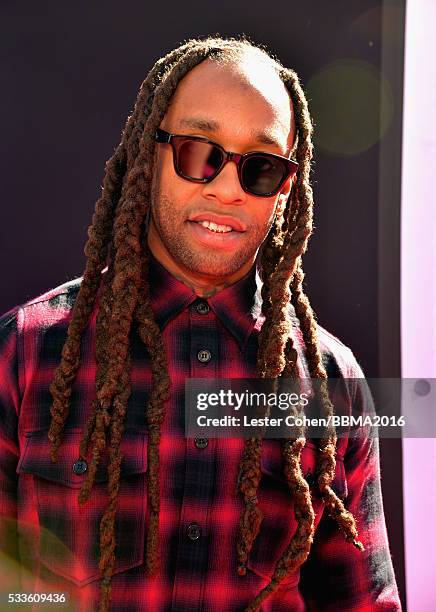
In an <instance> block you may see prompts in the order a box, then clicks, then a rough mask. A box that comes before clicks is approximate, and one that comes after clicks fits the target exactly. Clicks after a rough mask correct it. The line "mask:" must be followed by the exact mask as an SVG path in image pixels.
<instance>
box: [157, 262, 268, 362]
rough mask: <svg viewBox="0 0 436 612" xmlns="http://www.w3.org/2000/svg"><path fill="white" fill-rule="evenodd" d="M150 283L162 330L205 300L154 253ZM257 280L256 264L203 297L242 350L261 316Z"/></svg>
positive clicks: (158, 321)
mask: <svg viewBox="0 0 436 612" xmlns="http://www.w3.org/2000/svg"><path fill="white" fill-rule="evenodd" d="M149 283H150V299H151V304H152V308H153V311H154V313H155V317H156V321H157V323H158V325H159V327H160V328H161V329H163V327H165V325H166V324H167V323H168V322H169V321H170V320H171V319H172V318H174V317H175V316H177V315H178V314H179V313H180V312H181V311H182V310H183V309H184V308H186V307H188V306H189V305H190V304H192V303H193V302H195V301H196V300H198V299H203V298H199V297H198V296H197V295H196V294H195V293H194V292H193V291H192V290H191V289H190V288H189V287H187V285H185V284H184V283H182V282H181V281H179V280H178V279H177V278H175V277H174V276H173V275H172V274H171V273H170V272H169V271H168V270H167V269H166V268H165V267H164V266H163V265H162V264H161V263H160V262H159V261H158V260H157V259H156V258H155V257H154V256H153V255H152V254H151V253H150V264H149ZM258 283H259V279H258V275H257V273H256V266H253V267H252V268H251V270H250V271H249V272H247V274H246V275H245V276H243V277H242V278H241V279H240V280H239V281H237V282H236V283H233V284H232V285H229V286H228V287H226V288H225V289H222V290H221V291H219V292H218V293H216V294H215V295H214V296H213V297H211V298H209V299H207V300H206V299H204V300H203V301H207V303H208V304H209V306H210V307H211V309H212V310H213V312H214V313H215V314H216V316H217V317H218V318H219V320H220V321H221V323H222V324H223V325H224V327H225V328H226V329H227V330H228V331H229V332H230V333H231V334H232V335H233V336H234V337H235V338H236V340H237V342H238V344H239V346H240V348H241V350H243V348H244V346H245V343H246V342H247V340H248V337H249V336H250V334H251V332H252V331H253V328H254V326H255V325H256V322H257V321H258V319H259V316H260V302H259V295H260V291H258V290H257V289H258Z"/></svg>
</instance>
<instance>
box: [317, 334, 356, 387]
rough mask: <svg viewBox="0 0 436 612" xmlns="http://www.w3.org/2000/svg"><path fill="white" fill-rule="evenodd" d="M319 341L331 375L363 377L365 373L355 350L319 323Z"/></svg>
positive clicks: (325, 365)
mask: <svg viewBox="0 0 436 612" xmlns="http://www.w3.org/2000/svg"><path fill="white" fill-rule="evenodd" d="M317 331H318V342H319V348H320V350H321V355H322V360H323V364H324V367H325V368H326V370H327V374H328V376H329V377H332V378H336V377H337V376H343V377H344V378H363V377H364V374H363V372H362V368H361V367H360V365H359V363H358V361H357V359H356V357H355V355H354V353H353V351H352V350H351V348H350V347H349V346H347V345H346V344H344V343H343V342H342V341H341V340H340V339H339V338H337V336H335V335H334V334H332V333H331V332H330V331H327V330H326V329H325V328H324V327H322V326H321V325H319V324H318V325H317Z"/></svg>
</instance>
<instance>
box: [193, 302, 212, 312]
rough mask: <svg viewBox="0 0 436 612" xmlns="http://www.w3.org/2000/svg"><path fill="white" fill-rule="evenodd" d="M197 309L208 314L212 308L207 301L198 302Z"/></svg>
mask: <svg viewBox="0 0 436 612" xmlns="http://www.w3.org/2000/svg"><path fill="white" fill-rule="evenodd" d="M196 310H197V312H198V314H202V315H204V314H207V313H208V312H209V310H210V307H209V304H208V303H207V302H198V304H197V306H196Z"/></svg>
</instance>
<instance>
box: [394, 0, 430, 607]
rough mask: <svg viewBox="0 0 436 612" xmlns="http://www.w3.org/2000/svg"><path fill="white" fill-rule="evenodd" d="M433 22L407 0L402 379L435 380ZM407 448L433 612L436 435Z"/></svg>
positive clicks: (413, 524) (414, 592)
mask: <svg viewBox="0 0 436 612" xmlns="http://www.w3.org/2000/svg"><path fill="white" fill-rule="evenodd" d="M435 24H436V2H435V0H409V2H408V4H407V11H406V44H405V75H404V76H405V79H404V119H403V168H402V218H401V223H402V232H401V344H402V346H401V351H402V376H403V377H404V378H408V377H410V378H433V379H436V349H435V347H436V121H435V111H436V64H435V62H434V57H435V54H436V44H435V29H434V27H435ZM433 382H434V381H433ZM435 409H436V406H435ZM403 453H404V454H403V462H404V468H403V469H404V471H403V487H404V525H405V551H406V589H407V609H408V612H434V610H436V569H435V568H436V532H435V529H434V520H435V518H436V440H434V439H409V440H404V441H403Z"/></svg>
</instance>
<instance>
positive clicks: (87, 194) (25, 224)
mask: <svg viewBox="0 0 436 612" xmlns="http://www.w3.org/2000/svg"><path fill="white" fill-rule="evenodd" d="M390 4H392V3H390ZM393 4H394V5H395V8H396V10H395V11H394V12H393V13H392V15H389V20H388V27H386V23H387V22H386V19H385V20H384V21H383V16H385V17H386V7H385V6H383V3H382V1H381V0H355V1H354V2H352V3H343V2H340V1H339V0H335V1H332V2H328V3H321V2H316V1H314V0H308V1H306V2H305V3H296V2H289V0H276V1H275V2H274V3H273V4H271V3H268V4H267V7H268V8H267V9H266V8H265V6H266V5H265V2H264V0H251V1H250V2H248V0H247V1H246V0H244V1H241V2H235V1H234V0H233V1H232V2H230V1H229V0H221V1H220V2H216V3H212V2H209V3H207V5H206V3H205V2H204V1H203V2H198V1H194V0H184V2H181V3H176V2H174V3H171V4H168V3H159V2H156V3H154V4H153V6H150V4H149V3H145V2H139V1H137V0H131V1H130V2H128V3H120V2H115V1H114V0H107V1H106V2H105V3H103V4H101V3H98V4H97V3H96V4H94V5H91V6H90V5H89V3H85V2H80V1H79V2H75V3H68V4H67V3H59V2H54V1H47V2H45V3H42V4H41V3H37V4H35V3H32V2H22V3H19V4H17V3H15V2H13V1H6V0H3V2H2V7H1V9H0V24H1V25H0V28H1V31H0V40H1V48H2V52H1V56H0V67H1V74H2V96H1V107H2V111H1V113H0V122H1V133H2V139H1V175H2V176H1V181H0V189H1V225H0V251H1V256H2V261H3V267H2V276H3V282H2V285H1V291H0V311H1V312H3V311H5V310H7V309H9V308H10V307H12V306H13V305H15V304H17V303H20V302H23V301H25V300H27V299H29V298H31V297H34V296H35V295H37V294H39V293H42V292H43V291H45V290H47V289H49V288H51V287H53V286H56V285H58V284H60V283H62V282H64V281H66V280H67V279H70V278H73V277H75V276H79V275H80V274H81V271H82V269H83V265H84V256H83V254H82V251H83V245H84V242H85V233H86V228H87V226H88V224H89V222H90V219H91V214H92V210H93V207H94V203H95V200H96V199H97V197H98V195H99V191H100V184H101V179H102V175H103V167H104V161H105V160H106V159H107V158H108V157H109V156H110V155H111V152H112V150H113V148H114V147H115V145H116V144H117V142H118V140H119V136H120V132H121V129H122V126H123V125H124V121H125V119H126V116H127V114H128V113H129V112H130V109H131V108H132V106H133V102H134V99H135V96H136V93H137V90H138V87H139V85H140V83H141V81H142V79H143V78H144V76H145V74H146V72H147V71H148V70H149V68H150V67H151V66H152V64H153V63H154V61H155V60H156V59H157V58H158V57H159V56H161V55H162V54H163V53H165V52H167V51H168V50H169V49H171V48H172V47H173V46H175V45H176V44H177V43H179V42H180V41H182V40H183V39H185V38H188V37H191V36H195V35H204V34H207V33H215V32H219V33H220V34H224V35H235V34H238V33H241V32H245V33H246V34H249V35H250V36H251V37H252V38H253V39H254V41H255V42H258V43H265V44H267V45H270V46H271V48H272V49H273V50H274V52H275V53H276V54H277V55H278V56H279V57H280V58H281V60H282V61H283V62H284V63H285V65H288V66H291V67H294V68H295V69H296V70H297V72H298V73H299V74H300V76H301V78H302V81H303V83H304V84H307V85H308V91H309V96H310V98H311V100H312V106H313V110H314V116H315V121H316V123H317V128H318V133H319V134H320V138H319V140H318V144H319V147H318V149H317V153H316V165H315V174H314V178H313V180H314V191H315V203H316V216H315V224H316V231H315V234H314V236H313V238H312V241H311V245H310V249H309V253H308V255H307V257H306V261H305V269H306V273H307V290H308V294H309V296H310V297H311V301H312V305H313V307H314V309H315V311H316V312H317V314H318V319H319V321H320V323H321V324H322V325H323V326H325V327H327V328H328V329H329V330H330V331H332V332H333V333H334V334H336V335H338V336H339V337H340V338H341V339H342V340H343V341H344V342H345V343H346V344H348V345H350V346H351V347H352V348H353V350H354V352H355V354H356V356H357V358H358V360H359V361H360V363H361V365H362V367H363V368H364V370H365V372H366V373H367V375H368V376H373V377H375V376H381V375H384V376H399V375H400V370H399V363H400V351H399V324H398V322H399V304H398V300H399V280H398V265H399V252H398V248H399V247H398V244H399V223H398V218H399V206H400V203H399V197H397V195H398V194H399V187H398V190H397V191H396V190H395V189H394V191H393V192H392V191H391V192H390V193H389V194H388V195H387V197H385V198H382V199H381V198H380V194H381V193H382V191H383V190H382V189H381V185H382V183H383V181H384V182H386V175H385V174H382V172H385V171H386V165H385V166H384V167H383V165H381V163H380V160H381V159H382V158H384V159H385V161H386V159H387V160H389V163H388V167H389V169H388V170H389V182H390V183H392V184H393V185H394V186H395V185H397V184H398V185H399V180H400V175H399V172H400V165H399V164H400V148H399V146H398V143H399V142H400V140H401V111H402V97H401V96H402V94H401V92H402V80H401V79H402V71H401V70H399V67H400V68H401V66H402V64H401V62H402V54H403V22H402V15H403V8H404V7H403V4H404V3H403V2H402V1H398V2H396V3H395V2H394V3H393ZM273 6H274V7H275V9H273ZM386 53H387V54H388V55H389V54H390V55H391V56H395V57H397V58H398V62H399V64H398V65H397V71H395V69H393V70H392V72H391V73H389V65H387V67H386V65H385V64H384V59H383V58H384V57H386ZM337 60H341V61H342V66H344V65H345V71H344V70H342V69H341V68H339V69H338V70H336V71H335V69H334V68H333V69H331V68H329V65H330V64H331V62H336V61H337ZM343 60H346V61H345V62H343ZM347 66H348V68H347ZM326 67H327V72H321V73H320V70H322V69H323V70H324V69H326ZM370 67H373V72H374V73H373V77H374V75H375V79H376V80H377V79H378V71H379V70H380V69H383V71H384V74H385V77H387V94H386V95H387V102H386V100H385V103H386V104H387V105H388V107H389V108H388V110H387V115H388V118H387V119H386V118H385V119H386V121H385V119H384V115H383V109H382V112H380V108H379V102H380V100H381V99H382V97H383V96H382V94H383V91H385V90H383V88H380V89H378V88H377V84H376V86H375V89H373V90H371V91H370V90H369V85H371V83H372V82H373V81H371V78H370V77H371V74H370V73H371V70H369V68H370ZM341 70H342V71H341ZM347 70H348V72H347ZM368 70H369V71H368ZM350 71H351V72H350ZM350 74H351V75H352V79H351V81H348V76H349V75H350ZM326 75H327V81H328V82H327V85H326V80H325V78H324V77H325V76H326ZM341 75H342V76H341ZM347 75H348V76H347ZM365 75H366V76H365ZM368 75H369V77H368ZM341 78H342V80H341ZM367 78H369V80H365V79H367ZM329 79H330V81H329ZM379 81H380V83H382V81H383V79H381V80H379ZM332 83H333V85H334V89H333V90H332V89H331V88H330V89H329V87H331V86H332ZM368 84H369V85H368ZM323 87H324V89H323ZM359 91H361V93H360V94H359ZM353 92H354V95H353ZM326 109H328V112H326ZM329 113H330V115H329ZM380 117H381V118H380ZM338 122H339V123H340V129H339V127H337V126H338ZM329 128H330V131H329ZM371 130H372V131H375V133H376V135H377V133H379V132H380V133H381V132H384V138H383V139H381V140H380V139H377V137H376V138H374V139H373V140H371V138H369V139H368V140H367V141H366V140H365V136H366V135H368V134H370V133H371ZM339 132H340V137H338V139H337V142H336V141H334V140H335V134H336V135H337V134H338V133H339ZM344 134H345V136H344ZM332 138H333V141H334V142H333V141H332V140H331V139H332ZM347 138H349V141H347ZM329 139H330V140H329ZM383 156H384V157H383ZM381 168H382V170H381ZM383 168H385V169H383ZM380 211H384V212H383V215H380ZM386 219H389V220H390V221H389V223H387V222H386ZM387 259H388V260H389V262H390V263H389V266H390V267H389V266H388V268H389V270H388V274H387V273H386V270H387V268H386V266H385V263H384V262H386V260H387ZM381 279H382V280H383V279H384V280H383V282H382V283H381ZM386 279H387V280H386ZM383 296H385V297H386V296H388V298H387V299H384V298H383ZM386 343H389V347H390V348H389V353H388V354H386V351H383V350H382V351H381V350H380V346H381V345H383V346H386ZM382 460H383V469H384V473H383V475H384V478H383V488H384V501H385V511H386V515H387V521H388V528H389V532H390V540H391V548H392V552H393V559H394V564H395V567H396V573H397V578H398V581H399V584H400V587H401V589H402V591H403V590H404V575H403V573H404V569H403V537H402V519H401V517H402V497H401V444H400V443H399V441H397V440H385V441H383V444H382Z"/></svg>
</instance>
